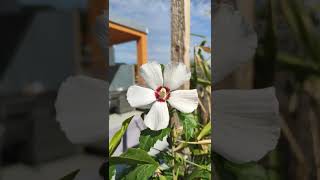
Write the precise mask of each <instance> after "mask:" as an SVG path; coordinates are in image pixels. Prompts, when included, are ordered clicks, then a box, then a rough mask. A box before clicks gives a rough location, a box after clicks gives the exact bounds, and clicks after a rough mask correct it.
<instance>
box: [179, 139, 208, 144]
mask: <svg viewBox="0 0 320 180" xmlns="http://www.w3.org/2000/svg"><path fill="white" fill-rule="evenodd" d="M177 141H178V142H181V143H185V144H211V139H205V140H201V141H196V142H189V141H181V140H177Z"/></svg>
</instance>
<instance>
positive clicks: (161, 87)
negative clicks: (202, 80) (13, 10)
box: [127, 62, 198, 131]
mask: <svg viewBox="0 0 320 180" xmlns="http://www.w3.org/2000/svg"><path fill="white" fill-rule="evenodd" d="M141 76H142V77H143V79H144V80H145V81H146V83H147V85H148V86H149V87H150V88H145V87H141V86H137V85H134V86H130V87H129V89H128V92H127V99H128V102H129V104H130V105H131V106H132V107H141V106H145V105H148V104H151V103H153V105H152V107H151V109H150V111H149V112H148V114H147V115H146V116H145V118H144V123H145V125H146V126H147V127H148V128H150V129H151V130H155V131H157V130H161V129H164V128H166V127H168V125H169V119H170V117H169V110H168V104H167V102H168V103H169V104H170V105H171V106H172V107H174V108H176V109H178V110H179V111H181V112H184V113H190V112H192V111H194V110H195V109H196V108H197V106H198V93H197V90H196V89H193V90H177V89H178V88H179V87H180V86H181V85H183V84H184V83H185V82H186V81H189V80H190V77H191V73H190V72H189V71H188V69H187V67H186V66H185V65H184V64H182V63H173V64H168V65H166V66H165V67H164V72H163V75H162V70H161V65H160V64H158V63H156V62H151V63H147V64H144V65H142V66H141Z"/></svg>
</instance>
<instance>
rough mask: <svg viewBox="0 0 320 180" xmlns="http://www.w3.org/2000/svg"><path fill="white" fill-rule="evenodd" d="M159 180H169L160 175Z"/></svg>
mask: <svg viewBox="0 0 320 180" xmlns="http://www.w3.org/2000/svg"><path fill="white" fill-rule="evenodd" d="M159 180H167V178H166V177H165V176H162V175H160V176H159Z"/></svg>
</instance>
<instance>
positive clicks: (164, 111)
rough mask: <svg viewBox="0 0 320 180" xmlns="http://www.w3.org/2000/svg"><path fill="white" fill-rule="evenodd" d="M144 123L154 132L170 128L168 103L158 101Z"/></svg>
mask: <svg viewBox="0 0 320 180" xmlns="http://www.w3.org/2000/svg"><path fill="white" fill-rule="evenodd" d="M144 123H145V125H146V126H147V127H148V128H150V129H151V130H154V131H158V130H161V129H164V128H166V127H168V125H169V111H168V106H167V103H166V102H159V101H156V102H155V103H154V104H153V105H152V107H151V109H150V111H149V112H148V114H147V115H146V117H145V119H144Z"/></svg>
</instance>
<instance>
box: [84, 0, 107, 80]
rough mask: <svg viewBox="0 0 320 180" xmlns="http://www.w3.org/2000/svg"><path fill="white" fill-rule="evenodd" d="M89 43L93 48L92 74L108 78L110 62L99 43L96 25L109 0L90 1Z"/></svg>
mask: <svg viewBox="0 0 320 180" xmlns="http://www.w3.org/2000/svg"><path fill="white" fill-rule="evenodd" d="M88 3H89V4H88V25H89V26H88V27H89V30H88V34H87V35H88V36H87V37H88V43H89V46H90V49H91V52H92V54H91V57H92V67H91V70H92V72H91V73H92V76H94V77H96V78H100V79H106V77H107V66H108V64H107V63H108V62H107V61H106V58H105V56H104V55H103V52H102V49H101V47H100V45H99V42H98V40H97V38H96V35H95V33H94V32H95V31H94V27H95V25H96V18H97V16H99V15H101V14H103V11H104V10H106V9H107V10H108V8H109V7H108V5H109V3H108V1H107V0H91V1H88Z"/></svg>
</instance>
